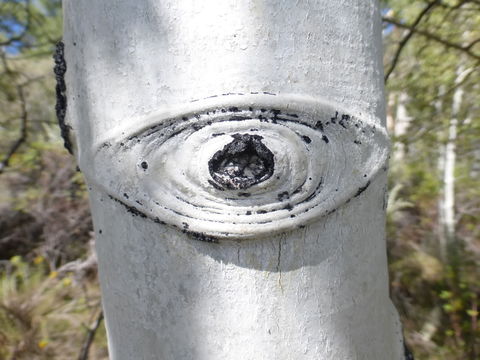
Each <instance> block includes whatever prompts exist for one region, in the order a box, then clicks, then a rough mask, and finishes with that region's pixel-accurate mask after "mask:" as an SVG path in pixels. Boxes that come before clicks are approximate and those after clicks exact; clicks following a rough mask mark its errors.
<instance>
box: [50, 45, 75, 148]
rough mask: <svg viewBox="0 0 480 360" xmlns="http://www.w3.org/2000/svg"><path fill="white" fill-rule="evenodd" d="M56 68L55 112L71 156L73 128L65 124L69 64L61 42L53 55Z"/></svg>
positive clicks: (64, 144) (54, 69)
mask: <svg viewBox="0 0 480 360" xmlns="http://www.w3.org/2000/svg"><path fill="white" fill-rule="evenodd" d="M53 59H54V61H55V66H54V68H53V72H54V73H55V80H56V83H57V84H56V86H55V93H56V98H57V102H56V104H55V112H56V114H57V120H58V126H59V127H60V134H61V136H62V139H63V146H65V149H67V150H68V152H69V153H70V154H73V148H72V143H71V141H70V130H71V129H72V127H71V126H69V125H67V124H65V115H66V113H67V85H66V84H65V73H66V72H67V62H66V61H65V45H64V43H63V42H62V41H59V42H58V43H57V45H56V48H55V54H54V55H53Z"/></svg>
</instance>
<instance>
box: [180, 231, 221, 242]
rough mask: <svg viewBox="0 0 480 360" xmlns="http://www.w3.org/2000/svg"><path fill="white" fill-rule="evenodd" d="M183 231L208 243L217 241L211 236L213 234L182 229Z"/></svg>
mask: <svg viewBox="0 0 480 360" xmlns="http://www.w3.org/2000/svg"><path fill="white" fill-rule="evenodd" d="M183 232H184V233H185V234H187V235H189V236H191V237H192V238H194V239H195V240H198V241H203V242H209V243H218V239H217V238H215V237H213V236H209V235H206V234H203V233H197V232H193V231H185V230H184V231H183Z"/></svg>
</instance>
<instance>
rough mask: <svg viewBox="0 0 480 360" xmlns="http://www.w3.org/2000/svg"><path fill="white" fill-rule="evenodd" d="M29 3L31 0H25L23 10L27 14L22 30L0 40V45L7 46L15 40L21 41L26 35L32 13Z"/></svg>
mask: <svg viewBox="0 0 480 360" xmlns="http://www.w3.org/2000/svg"><path fill="white" fill-rule="evenodd" d="M30 3H31V0H27V1H26V3H25V12H26V14H27V20H26V24H25V27H24V28H23V31H22V32H21V33H20V34H18V35H17V36H13V37H11V38H9V39H7V40H5V41H1V42H0V46H8V45H11V44H12V43H13V42H15V41H21V40H22V39H23V37H24V36H25V35H27V33H28V32H29V31H30V25H31V23H32V13H31V11H30Z"/></svg>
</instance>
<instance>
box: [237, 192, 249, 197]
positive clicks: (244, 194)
mask: <svg viewBox="0 0 480 360" xmlns="http://www.w3.org/2000/svg"><path fill="white" fill-rule="evenodd" d="M237 195H238V196H241V197H250V195H251V194H250V193H247V192H239V193H238V194H237Z"/></svg>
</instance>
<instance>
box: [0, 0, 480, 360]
mask: <svg viewBox="0 0 480 360" xmlns="http://www.w3.org/2000/svg"><path fill="white" fill-rule="evenodd" d="M382 8H383V11H382V16H383V24H384V25H383V26H384V28H383V39H384V50H385V58H384V60H385V81H386V86H387V98H386V101H387V104H388V115H387V122H388V128H389V131H390V135H391V136H392V140H393V144H394V146H393V151H392V156H391V163H390V184H389V186H390V195H389V204H388V210H387V211H388V225H387V226H388V228H387V229H388V233H387V241H388V249H389V254H388V255H389V261H390V280H391V296H392V299H393V301H394V303H395V305H396V306H397V308H398V309H399V311H400V314H401V316H402V319H403V324H404V331H405V337H406V341H407V343H408V345H409V347H410V348H411V349H412V351H413V353H414V354H415V358H416V359H419V360H422V359H429V360H430V359H433V360H443V359H445V360H457V359H458V360H460V359H468V360H475V359H480V329H479V327H480V324H479V320H480V319H479V306H480V304H479V302H480V267H479V263H480V226H479V220H480V176H479V175H480V81H479V74H480V0H431V1H425V0H389V1H382ZM61 27H62V18H61V0H35V1H33V0H1V2H0V359H12V360H13V359H17V360H21V359H28V360H31V359H80V360H82V359H87V358H89V359H107V358H108V353H107V346H106V336H105V330H104V327H103V321H102V312H101V305H100V292H99V288H98V282H97V277H96V258H95V255H94V253H93V252H92V243H93V240H94V233H93V231H92V223H91V218H90V212H89V209H88V199H87V194H86V189H85V185H84V183H83V180H82V175H81V173H80V172H78V171H76V165H75V162H74V159H73V158H72V157H71V156H70V155H69V154H68V153H67V151H66V150H65V149H64V148H63V143H62V141H61V138H60V132H59V129H58V125H57V123H56V118H55V83H54V74H53V71H52V69H53V59H52V54H53V52H54V47H55V43H56V42H58V41H59V40H60V39H61V36H62V35H61Z"/></svg>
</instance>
